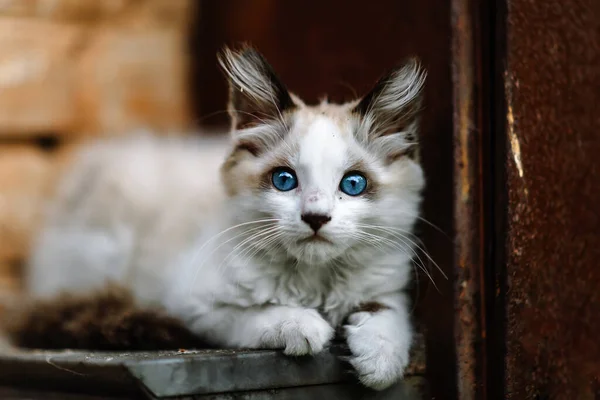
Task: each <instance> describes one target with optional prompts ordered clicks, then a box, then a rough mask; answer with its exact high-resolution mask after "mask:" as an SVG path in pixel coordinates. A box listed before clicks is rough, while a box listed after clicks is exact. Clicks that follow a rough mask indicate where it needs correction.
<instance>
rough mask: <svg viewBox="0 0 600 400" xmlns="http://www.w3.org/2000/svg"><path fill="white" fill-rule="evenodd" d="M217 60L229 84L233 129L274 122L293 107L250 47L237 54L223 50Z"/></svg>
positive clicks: (284, 88)
mask: <svg viewBox="0 0 600 400" xmlns="http://www.w3.org/2000/svg"><path fill="white" fill-rule="evenodd" d="M218 60H219V64H220V65H221V68H222V69H223V71H224V72H225V75H226V76H227V79H228V81H229V105H228V110H229V114H230V116H231V119H232V125H233V129H245V128H248V127H252V126H255V125H257V124H261V123H264V122H265V121H269V120H277V119H279V118H281V116H282V114H283V112H284V111H287V110H289V109H292V108H294V107H295V104H294V101H293V100H292V97H291V96H290V93H289V92H288V90H287V89H286V87H285V86H284V85H283V83H281V81H280V80H279V78H278V77H277V74H275V71H273V68H272V67H271V66H270V65H269V63H268V62H267V60H265V58H264V57H263V56H262V55H261V54H260V53H259V52H258V51H256V50H255V49H253V48H252V47H248V46H246V47H243V48H242V49H241V50H238V51H233V50H231V49H229V48H225V49H224V50H223V51H222V53H221V54H219V56H218Z"/></svg>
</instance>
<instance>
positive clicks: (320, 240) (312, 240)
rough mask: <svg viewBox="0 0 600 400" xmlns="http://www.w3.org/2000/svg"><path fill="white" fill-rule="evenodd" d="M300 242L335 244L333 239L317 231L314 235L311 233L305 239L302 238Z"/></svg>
mask: <svg viewBox="0 0 600 400" xmlns="http://www.w3.org/2000/svg"><path fill="white" fill-rule="evenodd" d="M299 243H327V244H333V243H332V242H331V240H328V239H325V238H324V237H323V236H321V235H319V234H317V233H315V234H314V235H310V236H308V237H305V238H304V239H300V240H299Z"/></svg>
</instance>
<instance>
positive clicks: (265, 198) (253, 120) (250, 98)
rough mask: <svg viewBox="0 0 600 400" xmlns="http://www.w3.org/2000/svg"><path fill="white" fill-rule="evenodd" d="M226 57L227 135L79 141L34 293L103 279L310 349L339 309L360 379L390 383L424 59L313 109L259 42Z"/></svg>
mask: <svg viewBox="0 0 600 400" xmlns="http://www.w3.org/2000/svg"><path fill="white" fill-rule="evenodd" d="M220 60H221V64H222V66H223V68H224V70H225V72H226V74H227V76H228V78H229V81H230V88H231V92H230V100H231V101H230V114H231V117H232V120H233V129H232V132H233V134H232V143H229V142H228V141H227V142H226V141H224V140H221V141H220V140H217V139H213V140H208V139H174V138H156V137H152V136H143V135H142V136H135V137H131V138H128V139H105V140H104V141H100V142H97V143H95V144H93V145H91V146H89V147H88V148H87V149H86V150H85V151H84V152H82V153H81V154H80V156H79V158H78V161H76V162H75V164H74V166H73V167H72V170H71V172H70V173H69V174H68V176H67V177H66V179H65V182H64V185H63V186H62V187H61V190H60V192H59V194H58V196H57V199H56V201H55V202H54V203H53V205H52V208H51V210H50V212H49V219H48V222H47V224H46V226H45V229H44V230H43V232H42V234H41V235H40V237H39V240H38V241H37V243H36V246H35V247H34V252H33V256H32V259H31V268H30V270H29V279H28V284H29V289H30V291H31V293H32V294H33V295H36V296H41V297H48V296H54V295H56V294H57V293H59V292H61V291H64V290H67V291H70V292H77V291H79V292H86V291H88V290H90V289H93V288H97V287H100V286H102V285H104V284H105V283H106V282H109V281H113V282H117V283H119V284H121V285H125V286H127V287H128V288H130V289H131V291H132V292H133V293H134V295H135V296H136V298H137V299H138V301H139V302H140V304H144V305H148V304H150V305H160V306H162V307H165V308H166V310H167V311H168V312H169V313H170V314H172V315H174V316H176V317H178V318H180V319H181V320H183V321H184V322H185V324H186V325H187V326H188V327H189V328H190V329H191V330H193V331H194V332H195V333H196V334H197V335H199V336H200V337H202V338H204V339H205V340H207V341H209V342H212V343H214V344H216V345H220V346H227V347H230V346H231V347H249V348H283V349H284V352H285V353H286V354H290V355H301V354H312V353H316V352H319V351H321V350H322V349H323V348H324V347H325V346H326V345H327V344H328V342H329V341H330V340H331V339H332V337H333V334H334V328H335V327H337V326H339V325H340V324H342V323H343V322H344V321H345V323H346V325H345V333H346V339H347V342H348V345H349V347H350V350H351V351H352V357H351V363H352V365H353V366H354V367H355V368H356V370H357V372H358V375H359V377H360V380H361V381H362V382H363V383H364V384H365V385H367V386H369V387H372V388H375V389H383V388H386V387H388V386H389V385H391V384H392V383H394V382H395V381H397V380H398V379H399V378H401V377H402V374H403V370H404V368H405V367H406V365H407V363H408V361H409V360H408V357H409V349H410V346H411V340H412V329H411V323H410V316H409V309H408V305H407V299H406V296H405V294H404V293H403V289H405V287H406V285H407V283H408V282H409V280H410V276H411V271H412V265H411V258H412V256H413V255H414V251H415V250H414V248H413V243H412V240H411V239H410V236H411V233H412V229H413V225H414V223H415V220H416V219H417V215H418V212H419V203H420V193H421V191H422V189H423V186H424V178H423V172H422V169H421V167H420V166H419V163H418V159H417V151H416V145H417V143H416V138H417V129H418V112H419V109H420V105H421V89H422V86H423V82H424V73H423V72H422V71H421V70H420V69H419V67H418V65H417V63H416V62H414V61H413V62H411V63H409V64H408V65H406V66H404V67H402V68H399V69H396V70H394V71H392V72H391V73H390V74H388V75H386V76H385V77H384V78H382V79H381V80H380V81H379V82H378V83H377V85H376V86H375V88H374V89H373V91H371V92H370V93H369V94H367V95H366V96H365V97H364V98H362V99H360V100H357V101H355V102H351V103H347V104H343V105H334V104H328V103H327V102H323V103H321V104H319V105H316V106H308V105H305V104H304V103H303V102H302V101H301V100H299V99H298V98H296V96H294V95H292V94H290V93H289V92H288V91H287V89H286V88H285V87H284V86H283V85H282V84H281V82H280V81H279V80H278V78H277V76H276V75H275V73H274V72H273V70H272V69H271V67H270V66H269V65H268V64H267V62H266V61H265V60H264V59H263V58H262V56H261V55H260V54H258V53H257V52H256V51H255V50H253V49H251V48H245V49H243V50H241V51H239V52H232V51H229V50H225V52H224V53H223V56H222V57H221V59H220ZM223 160H225V162H224V163H223V162H222V161H223Z"/></svg>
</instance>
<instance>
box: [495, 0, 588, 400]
mask: <svg viewBox="0 0 600 400" xmlns="http://www.w3.org/2000/svg"><path fill="white" fill-rule="evenodd" d="M507 22H508V32H507V50H508V51H507V62H508V63H507V68H506V71H505V87H506V92H505V94H506V98H507V109H506V114H505V120H506V127H507V129H506V132H505V140H506V143H507V149H508V151H507V154H506V157H505V160H504V162H505V167H506V171H507V188H508V204H507V209H506V212H507V218H508V231H507V232H506V252H507V264H506V269H507V271H506V272H507V279H508V281H507V283H508V290H507V292H506V307H507V308H506V310H507V332H506V335H507V337H506V346H507V347H506V351H507V354H506V390H507V393H506V398H508V399H515V400H516V399H519V400H520V399H534V398H535V399H597V398H600V385H599V383H598V379H599V377H600V340H599V338H600V111H599V105H600V2H599V1H597V0H571V1H562V0H547V1H531V0H510V1H509V2H508V19H507Z"/></svg>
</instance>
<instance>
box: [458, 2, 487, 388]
mask: <svg viewBox="0 0 600 400" xmlns="http://www.w3.org/2000/svg"><path fill="white" fill-rule="evenodd" d="M476 17H477V15H476V14H475V9H474V4H473V3H472V2H471V1H470V0H454V1H453V2H452V28H453V42H452V55H453V61H452V67H453V69H452V78H453V86H454V99H453V100H454V141H455V147H454V162H455V167H454V175H455V179H456V182H455V185H456V186H455V193H454V197H455V204H454V213H455V214H454V217H455V230H456V248H455V251H456V253H455V263H456V267H455V268H456V272H455V273H456V276H455V296H456V299H455V306H456V311H455V335H456V349H457V350H456V351H457V361H458V392H459V396H460V398H461V399H476V398H483V397H481V396H482V391H483V388H482V385H481V384H482V382H484V381H485V377H484V376H483V371H484V369H483V368H482V366H483V363H484V356H485V353H484V351H483V349H484V347H483V346H482V342H483V340H484V337H485V333H484V330H483V329H484V326H485V325H484V323H483V318H484V315H483V311H484V307H481V299H482V298H483V285H482V283H481V279H482V266H483V261H482V256H483V250H482V246H483V229H482V223H481V221H482V220H481V218H482V210H481V207H482V201H483V198H482V188H481V184H482V182H481V177H480V171H481V162H480V160H481V154H480V152H481V138H480V134H481V129H476V128H477V127H481V117H480V111H481V110H480V107H481V101H480V98H479V96H480V94H479V93H480V92H479V91H477V86H476V84H477V83H478V82H477V77H478V72H479V71H477V69H478V67H479V63H478V59H477V56H478V54H477V52H476V36H477V32H476V25H475V18H476Z"/></svg>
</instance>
